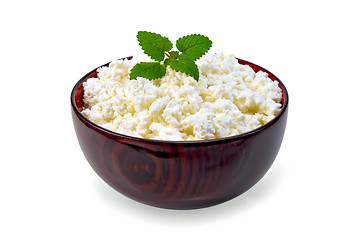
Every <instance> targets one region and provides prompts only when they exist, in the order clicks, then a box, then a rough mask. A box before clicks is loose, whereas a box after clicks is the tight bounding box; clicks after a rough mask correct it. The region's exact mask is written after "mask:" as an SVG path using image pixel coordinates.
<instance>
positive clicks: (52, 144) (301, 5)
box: [0, 0, 360, 239]
mask: <svg viewBox="0 0 360 240" xmlns="http://www.w3.org/2000/svg"><path fill="white" fill-rule="evenodd" d="M357 2H358V1H355V0H354V1H350V0H342V1H331V0H328V1H316V0H312V1H308V0H303V1H256V0H252V1H226V0H222V1H216V2H215V1H195V0H191V1H187V0H179V1H176V2H175V1H174V2H172V1H155V0H152V1H147V2H145V1H144V2H140V1H136V0H133V1H130V0H128V1H105V0H103V1H75V0H71V1H68V0H63V1H38V0H33V1H2V3H1V4H0V20H1V21H0V24H1V25H0V26H1V32H0V33H1V37H0V41H1V44H0V50H1V51H0V59H1V63H0V66H1V77H0V78H1V82H0V98H1V102H0V103H1V105H0V113H1V117H0V121H1V125H0V126H1V133H0V135H1V162H0V194H1V196H0V222H1V223H0V239H360V230H358V229H357V228H358V227H359V225H360V224H359V222H360V197H359V195H360V194H359V191H360V186H359V183H360V173H359V171H360V155H359V148H360V140H359V134H360V128H359V121H360V118H359V116H360V115H359V110H360V108H359V103H360V101H359V98H360V91H359V89H360V83H359V82H360V47H359V46H360V36H359V34H360V13H359V6H357V5H356V3H357ZM139 30H147V31H153V32H157V33H160V34H162V35H165V36H167V37H169V38H170V39H171V40H172V41H173V42H174V41H176V39H177V38H179V37H181V36H183V35H187V34H191V33H201V34H204V35H206V36H208V37H209V38H210V39H211V40H212V41H213V42H214V44H213V48H212V50H213V51H223V52H225V53H234V54H235V55H236V56H237V57H239V58H242V59H245V60H248V61H251V62H254V63H256V64H258V65H260V66H262V67H264V68H266V69H268V70H270V71H271V72H273V73H274V74H275V75H277V76H278V77H279V78H280V79H281V80H282V81H283V82H284V84H285V85H286V87H287V89H288V91H289V94H290V105H289V107H290V108H289V110H290V111H289V118H288V125H287V129H286V134H285V137H284V141H283V144H282V147H281V149H280V152H279V154H278V157H277V159H276V160H275V162H274V164H273V166H272V168H271V169H270V171H269V172H268V173H267V175H266V176H265V177H264V178H263V179H262V180H261V181H260V182H259V183H258V184H257V185H255V186H254V187H253V188H252V189H251V190H249V191H248V192H246V193H245V194H243V195H241V196H239V197H237V198H236V199H234V200H231V201H229V202H227V203H224V204H221V205H218V206H215V207H211V208H207V209H201V210H191V211H174V210H164V209H159V208H154V207H150V206H146V205H143V204H140V203H137V202H134V201H132V200H130V199H128V198H126V197H124V196H122V195H121V194H119V193H117V192H115V191H114V190H112V189H111V188H110V187H108V186H107V185H106V184H105V183H104V182H103V181H102V180H101V179H100V178H99V177H98V176H97V175H96V174H95V172H94V171H93V170H92V169H91V167H90V166H89V164H88V163H87V161H86V159H85V158H84V156H83V154H82V152H81V149H80V147H79V145H78V142H77V139H76V136H75V132H74V129H73V125H72V120H71V114H70V92H71V90H72V88H73V86H74V85H75V83H76V82H77V81H78V80H79V79H80V78H81V77H82V76H83V75H85V74H86V73H87V72H89V71H90V70H92V69H94V68H96V67H97V66H100V65H102V64H104V63H107V62H109V61H111V60H114V59H117V58H120V57H126V56H130V55H134V54H135V53H138V52H139V51H140V52H141V50H140V47H139V46H138V43H137V41H136V33H137V31H139Z"/></svg>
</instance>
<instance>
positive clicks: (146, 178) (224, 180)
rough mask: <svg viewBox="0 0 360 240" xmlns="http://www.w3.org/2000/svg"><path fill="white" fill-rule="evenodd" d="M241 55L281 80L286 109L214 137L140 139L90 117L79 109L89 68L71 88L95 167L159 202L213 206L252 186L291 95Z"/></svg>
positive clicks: (269, 157)
mask: <svg viewBox="0 0 360 240" xmlns="http://www.w3.org/2000/svg"><path fill="white" fill-rule="evenodd" d="M130 58H131V57H129V59H130ZM238 61H239V63H241V64H247V65H249V66H250V67H252V68H253V69H254V71H255V72H257V71H259V70H261V71H264V72H267V73H268V74H269V77H270V78H271V79H272V80H273V81H278V82H279V86H280V88H281V89H282V92H283V98H282V109H281V111H280V113H279V114H278V115H277V116H276V117H275V118H274V119H273V120H271V121H270V122H268V123H267V124H265V125H263V126H261V127H260V128H257V129H254V130H252V131H250V132H247V133H244V134H241V135H236V136H232V137H227V138H221V139H213V140H201V141H160V140H149V139H142V138H136V137H130V136H125V135H121V134H118V133H114V132H112V131H109V130H106V129H104V128H102V127H100V126H98V125H96V124H94V123H92V122H90V121H89V120H88V119H86V118H85V117H84V116H83V115H82V114H81V110H82V108H83V102H82V98H83V94H84V90H83V87H82V83H83V82H85V81H86V80H87V79H88V78H92V77H96V76H97V72H96V69H97V68H96V69H94V70H93V71H91V72H89V73H88V74H86V75H85V76H84V77H83V78H81V79H80V80H79V81H78V83H77V84H76V85H75V87H74V88H73V90H72V92H71V110H72V118H73V123H74V127H75V131H76V135H77V138H78V141H79V143H80V147H81V149H82V151H83V153H84V155H85V157H86V159H87V160H88V162H89V163H90V165H91V167H92V168H93V169H94V171H95V172H96V173H97V174H98V175H99V176H100V177H101V178H102V179H103V180H104V181H105V182H106V183H107V184H109V185H110V186H111V187H113V188H114V189H115V190H117V191H118V192H120V193H122V194H123V195H125V196H127V197H129V198H131V199H134V200H136V201H139V202H141V203H144V204H148V205H151V206H156V207H161V208H169V209H195V208H203V207H209V206H213V205H216V204H220V203H222V202H225V201H227V200H230V199H232V198H234V197H237V196H238V195H240V194H242V193H244V192H245V191H247V190H248V189H250V188H251V187H252V186H254V185H255V184H256V183H257V182H258V181H259V180H260V179H261V178H262V177H263V176H264V175H265V173H266V172H267V171H268V170H269V168H270V166H271V165H272V163H273V161H274V160H275V158H276V155H277V153H278V151H279V148H280V145H281V142H282V139H283V136H284V131H285V126H286V121H287V113H288V101H289V97H288V93H287V90H286V88H285V86H284V85H283V83H282V82H281V81H280V80H279V79H278V78H277V77H276V76H275V75H273V74H272V73H271V72H269V71H267V70H266V69H264V68H262V67H260V66H257V65H255V64H253V63H250V62H247V61H244V60H241V59H238ZM107 65H108V64H104V65H103V66H107Z"/></svg>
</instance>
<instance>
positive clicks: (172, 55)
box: [169, 51, 179, 59]
mask: <svg viewBox="0 0 360 240" xmlns="http://www.w3.org/2000/svg"><path fill="white" fill-rule="evenodd" d="M169 54H170V59H178V58H179V52H178V51H171V52H169Z"/></svg>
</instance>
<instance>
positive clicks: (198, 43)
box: [176, 34, 212, 60]
mask: <svg viewBox="0 0 360 240" xmlns="http://www.w3.org/2000/svg"><path fill="white" fill-rule="evenodd" d="M211 45H212V41H211V40H210V39H209V38H208V37H205V36H203V35H200V34H191V35H187V36H184V37H182V38H179V39H178V40H177V41H176V47H177V49H178V50H179V51H180V52H182V53H185V54H186V55H187V56H189V57H190V58H191V59H193V60H197V59H199V58H200V57H201V56H202V55H204V54H205V53H206V52H207V51H209V49H210V48H211Z"/></svg>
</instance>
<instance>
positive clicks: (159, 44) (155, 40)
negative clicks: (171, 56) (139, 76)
mask: <svg viewBox="0 0 360 240" xmlns="http://www.w3.org/2000/svg"><path fill="white" fill-rule="evenodd" d="M137 39H138V41H139V44H140V46H141V48H142V49H143V50H144V53H145V54H147V55H149V56H150V57H151V58H152V59H154V60H155V61H162V60H164V57H165V52H168V51H170V50H171V49H172V48H173V45H172V43H171V42H170V40H169V39H168V38H166V37H163V36H161V35H160V34H157V33H152V32H146V31H139V32H138V34H137Z"/></svg>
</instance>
